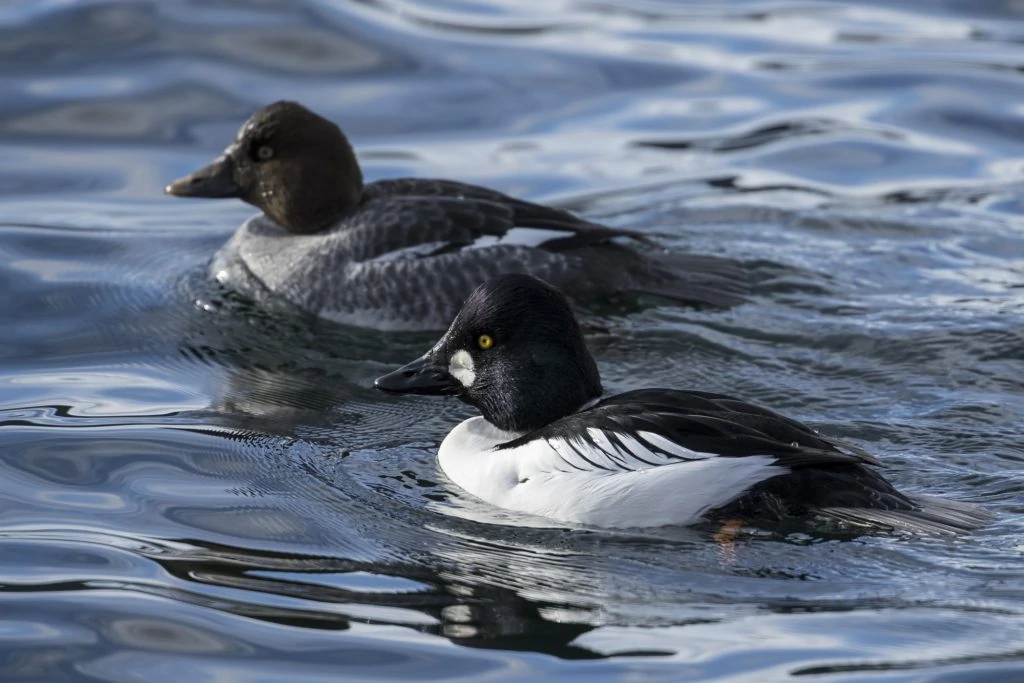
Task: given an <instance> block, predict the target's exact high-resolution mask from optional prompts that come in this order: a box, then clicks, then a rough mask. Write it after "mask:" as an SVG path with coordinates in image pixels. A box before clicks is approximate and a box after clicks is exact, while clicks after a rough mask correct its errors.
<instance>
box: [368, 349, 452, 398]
mask: <svg viewBox="0 0 1024 683" xmlns="http://www.w3.org/2000/svg"><path fill="white" fill-rule="evenodd" d="M373 386H374V387H375V388H376V389H379V390H380V391H384V392H387V393H389V394H426V395H430V396H455V395H458V394H461V393H462V391H463V386H462V384H460V383H459V381H458V380H457V379H455V378H454V377H452V376H451V374H449V372H448V368H447V367H446V366H444V365H442V364H440V363H439V362H437V361H436V360H435V359H434V358H432V357H431V354H429V353H428V354H426V355H424V356H421V357H419V358H417V359H416V360H414V361H413V362H411V363H408V364H406V365H403V366H402V367H400V368H398V369H397V370H395V371H394V372H389V373H388V374H386V375H384V376H383V377H378V378H377V379H376V381H374V383H373Z"/></svg>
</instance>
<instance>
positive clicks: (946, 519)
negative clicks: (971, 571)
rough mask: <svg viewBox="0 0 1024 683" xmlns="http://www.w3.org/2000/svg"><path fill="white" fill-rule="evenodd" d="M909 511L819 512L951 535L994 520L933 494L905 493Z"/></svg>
mask: <svg viewBox="0 0 1024 683" xmlns="http://www.w3.org/2000/svg"><path fill="white" fill-rule="evenodd" d="M908 498H909V499H910V502H911V503H913V504H914V506H915V508H914V509H912V510H873V509H870V508H846V507H830V508H822V509H820V510H819V513H820V514H822V515H824V516H826V517H831V518H833V519H837V520H840V521H843V522H848V523H851V524H858V525H867V526H873V527H879V526H881V527H886V528H888V529H889V530H890V531H895V532H904V533H915V534H935V535H952V534H960V533H964V532H967V531H973V530H974V529H978V528H980V527H982V526H985V525H986V524H988V523H989V522H991V521H992V520H994V519H995V515H993V514H992V513H991V512H989V511H988V510H985V509H983V508H981V507H978V506H977V505H972V504H971V503H963V502H960V501H955V500H946V499H944V498H934V497H932V496H908Z"/></svg>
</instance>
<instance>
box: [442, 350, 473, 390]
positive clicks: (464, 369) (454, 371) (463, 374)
mask: <svg viewBox="0 0 1024 683" xmlns="http://www.w3.org/2000/svg"><path fill="white" fill-rule="evenodd" d="M448 374H449V375H451V376H452V377H454V378H455V379H457V380H459V383H460V384H461V385H462V386H464V387H466V388H467V389H469V388H470V387H471V386H473V382H474V381H475V380H476V370H475V369H474V367H473V357H472V356H471V355H469V352H468V351H456V352H455V353H454V354H452V357H451V358H450V359H449V360H448Z"/></svg>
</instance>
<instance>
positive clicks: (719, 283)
mask: <svg viewBox="0 0 1024 683" xmlns="http://www.w3.org/2000/svg"><path fill="white" fill-rule="evenodd" d="M645 255H647V254H645ZM648 256H649V258H650V259H651V260H652V261H654V263H655V264H656V268H657V270H658V272H659V274H660V275H661V277H657V278H656V279H655V280H654V281H652V282H648V283H644V284H642V285H641V286H640V287H639V291H640V292H641V293H643V294H651V295H654V296H660V297H666V298H668V299H673V300H675V301H679V302H681V303H684V304H687V305H690V306H698V307H714V308H731V307H733V306H738V305H740V304H742V303H745V302H746V301H747V299H746V294H747V293H748V291H749V286H748V282H747V272H746V270H745V269H744V267H743V265H742V264H740V263H739V262H737V261H733V260H731V259H726V258H721V257H718V256H702V255H698V254H677V253H669V252H665V253H660V254H650V255H648Z"/></svg>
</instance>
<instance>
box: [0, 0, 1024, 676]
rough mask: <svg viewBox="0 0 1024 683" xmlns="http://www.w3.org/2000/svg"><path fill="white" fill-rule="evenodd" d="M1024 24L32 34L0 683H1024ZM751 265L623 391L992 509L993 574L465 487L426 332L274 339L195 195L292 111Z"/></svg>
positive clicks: (378, 25)
mask: <svg viewBox="0 0 1024 683" xmlns="http://www.w3.org/2000/svg"><path fill="white" fill-rule="evenodd" d="M1022 72H1024V6H1022V5H1021V3H1019V2H1013V1H1011V0H986V1H974V0H972V1H970V2H968V1H967V0H947V1H945V2H941V3H940V2H929V1H925V0H921V1H920V2H916V3H909V2H908V3H882V2H864V3H861V4H852V3H838V2H836V3H833V2H803V1H801V2H796V1H790V0H779V1H774V2H731V3H725V2H687V3H682V2H680V3H670V2H659V1H655V0H648V1H637V2H627V1H626V0H610V1H600V0H593V1H588V0H578V1H576V0H564V1H548V0H532V1H519V2H515V1H513V0H507V1H506V2H497V1H490V2H487V1H483V0H481V2H469V1H466V2H462V1H459V0H450V1H447V2H444V1H441V2H435V3H426V2H424V3H413V2H401V1H400V0H362V1H360V2H349V3H345V2H337V1H336V2H327V1H326V0H325V1H323V2H308V3H304V4H303V3H293V2H285V1H284V0H248V1H243V0H220V1H219V2H199V1H198V0H197V1H196V2H191V3H189V2H173V1H171V2H164V1H163V0H161V1H160V2H157V1H155V0H154V1H153V2H141V1H140V2H116V1H111V2H102V3H101V2H63V1H58V0H49V1H32V2H29V1H27V0H26V1H23V2H9V3H6V4H4V5H2V6H0V89H2V92H3V93H4V96H3V98H0V291H2V292H3V296H0V320H2V322H0V340H2V341H0V591H2V592H0V605H2V607H0V680H3V681H48V682H49V681H101V680H102V681H146V682H151V681H157V682H159V681H175V682H177V681H182V680H187V681H195V682H197V683H198V682H200V681H339V680H353V681H374V680H382V681H383V680H395V681H397V680H401V681H419V680H424V681H425V680H462V681H483V680H488V681H526V680H537V679H538V677H558V678H559V680H563V679H564V680H587V681H590V680H633V681H651V680H663V681H678V680H718V681H741V680H742V681H754V680H758V681H761V680H781V679H790V678H792V679H800V680H809V681H819V680H820V681H840V680H841V681H866V680H876V679H880V680H886V681H948V682H952V681H957V682H961V681H986V682H987V681H1007V682H1008V681H1021V680H1024V540H1022V539H1024V536H1022V533H1024V494H1022V489H1024V477H1022V464H1024V439H1022V433H1024V418H1022V415H1024V185H1022V180H1024V73H1022ZM279 98H291V99H298V100H301V101H303V102H304V103H306V104H307V105H309V106H310V107H312V108H313V109H315V110H317V111H319V112H321V113H323V114H325V115H327V116H328V117H330V118H332V119H334V120H336V121H338V122H339V123H340V124H341V125H342V126H343V127H344V129H345V130H346V132H348V133H349V135H350V136H351V138H352V139H353V141H354V143H355V144H356V146H357V147H358V149H359V152H360V156H361V159H362V161H363V163H364V168H365V172H366V174H367V176H369V177H370V178H373V179H376V178H384V177H393V176H401V175H423V176H442V177H452V178H457V179H461V180H467V181H471V182H477V183H483V184H488V185H492V186H494V187H497V188H500V189H502V190H505V191H508V192H513V193H517V194H519V195H522V196H524V197H528V198H531V199H541V200H545V201H551V202H555V203H558V204H560V205H562V206H566V207H569V208H572V209H574V210H577V211H580V212H582V213H583V214H585V215H587V216H588V217H592V218H594V219H596V220H601V221H604V222H607V223H609V224H612V225H616V226H627V227H631V228H637V229H641V230H645V231H649V232H651V233H654V234H657V235H659V239H661V240H663V241H664V242H666V243H667V244H669V245H670V246H671V247H672V248H675V249H680V250H683V249H685V250H690V251H697V252H704V253H714V254H722V255H727V256H730V257H733V258H737V259H742V260H745V261H748V262H749V263H750V265H751V268H752V270H753V272H754V279H755V282H756V284H755V295H754V297H753V299H752V301H751V302H750V303H749V304H746V305H744V306H742V307H740V308H737V309H735V310H733V311H729V312H694V311H687V310H679V309H672V308H652V309H648V310H645V311H643V312H641V313H639V314H636V315H630V316H624V315H621V314H620V313H617V312H615V311H596V312H594V313H593V319H592V320H591V324H592V328H593V329H594V330H595V331H594V333H593V334H592V335H591V336H590V339H589V342H590V345H591V347H592V348H593V349H594V351H595V353H596V355H597V357H598V359H599V363H600V366H601V369H602V372H603V373H604V376H605V384H606V386H607V387H608V388H610V389H613V390H622V389H627V388H634V387H640V386H645V385H665V386H686V387H692V388H702V389H707V390H714V391H722V392H728V393H732V394H737V395H739V396H743V397H746V398H749V399H753V400H756V401H758V402H761V403H765V404H768V405H771V406H773V407H776V408H778V409H780V410H782V411H784V412H786V413H788V414H791V415H793V416H795V417H798V418H801V419H804V420H807V421H808V422H810V423H811V424H813V425H815V426H816V427H818V428H820V429H822V430H825V431H827V432H829V433H831V434H835V435H837V436H841V437H845V438H848V439H851V440H853V441H855V442H856V443H859V444H861V445H863V446H864V447H866V448H868V449H870V450H871V451H873V452H875V453H876V454H878V455H879V456H880V457H881V458H882V459H883V460H884V461H885V462H886V463H887V464H888V465H889V469H888V476H889V477H890V478H891V479H892V480H893V481H895V482H896V483H897V484H898V485H899V486H900V487H901V488H903V489H905V490H908V491H914V492H929V493H934V494H940V495H944V496H948V497H952V498H957V499H962V500H969V501H974V502H976V503H979V504H981V505H984V506H985V507H987V508H989V509H990V510H992V511H993V512H995V513H996V514H997V516H998V518H997V520H996V521H995V522H994V523H993V524H992V525H990V526H988V527H987V528H985V529H982V530H980V531H978V532H977V533H975V534H973V535H970V536H967V537H964V538H958V539H929V538H923V539H922V538H892V537H872V538H861V539H857V540H835V539H819V538H812V537H809V536H804V535H799V534H796V535H790V536H787V537H782V536H752V537H749V538H745V539H741V540H740V541H739V542H737V543H735V544H733V545H731V546H729V545H723V544H720V543H716V542H715V540H714V539H713V538H712V536H711V535H710V533H709V532H706V531H702V530H693V529H675V530H660V531H657V532H656V533H654V532H652V533H650V534H644V535H637V534H619V533H606V532H599V531H593V530H584V529H579V530H572V529H552V528H544V526H543V525H536V524H528V523H526V522H524V520H521V519H517V518H516V517H515V516H513V515H506V514H503V513H501V512H497V511H494V510H492V509H489V508H487V506H484V505H482V504H480V503H475V502H474V501H472V500H468V499H466V498H465V497H464V496H460V495H459V493H458V492H457V491H456V490H453V488H452V487H451V486H450V485H448V484H446V482H445V481H444V479H443V477H442V476H441V475H440V474H439V473H438V472H437V471H436V470H435V466H434V462H433V454H434V450H435V448H436V445H437V443H438V441H439V439H440V438H441V437H442V436H443V434H444V433H445V432H446V431H447V429H448V428H449V427H450V426H451V425H452V424H453V423H454V422H455V421H456V420H458V419H461V418H463V417H465V416H468V415H469V414H470V413H469V411H468V409H467V408H466V407H465V406H462V405H460V404H457V403H455V402H449V401H440V400H433V399H429V398H410V397H397V398H396V397H387V396H383V395H379V394H377V393H375V392H373V391H372V390H371V389H370V385H371V382H372V379H373V378H374V377H375V376H377V375H379V374H381V373H382V372H384V371H385V370H387V369H389V368H391V367H392V366H394V364H396V363H399V362H404V361H406V360H409V359H411V358H412V357H414V356H415V355H418V354H419V353H420V352H421V351H422V350H423V349H424V348H426V345H427V344H429V343H430V341H431V338H430V336H429V335H426V336H423V335H397V336H396V335H387V334H383V333H375V332H366V331H358V330H351V329H345V328H340V327H333V326H328V325H324V324H320V325H317V324H316V323H314V322H311V321H308V320H305V319H303V318H300V317H289V316H287V315H284V314H280V313H268V312H266V311H263V310H261V309H259V308H256V307H253V306H251V305H249V304H246V303H245V302H243V301H238V300H236V298H235V297H232V296H231V294H230V293H227V292H223V291H219V290H218V289H217V288H216V286H215V285H213V284H211V283H210V282H209V281H208V280H207V278H206V276H205V272H204V266H205V264H206V262H207V260H208V259H209V257H210V256H211V254H212V253H213V251H214V250H215V249H216V248H217V247H218V246H219V245H220V244H222V243H223V242H224V241H225V240H226V239H227V237H228V236H229V235H230V234H231V232H232V230H233V229H234V228H235V227H236V226H237V225H238V224H239V222H240V221H241V220H242V219H244V218H245V217H247V216H248V215H251V214H252V209H251V208H250V207H247V206H245V205H243V204H241V203H240V202H235V201H230V202H201V201H191V202H189V201H183V200H174V199H171V198H168V197H165V196H163V194H162V187H163V186H164V184H166V182H167V181H169V180H170V179H172V178H175V177H177V176H180V175H182V174H184V173H185V172H188V171H190V170H192V169H193V168H195V167H197V166H198V165H199V164H201V163H203V162H205V161H206V160H208V159H209V158H210V157H212V156H213V155H214V154H216V153H217V152H218V151H219V150H220V149H222V148H223V146H224V144H225V143H226V142H227V140H228V139H229V138H230V137H231V136H232V135H233V134H234V131H235V130H236V129H237V128H238V126H239V125H240V123H241V121H242V120H244V118H245V117H246V116H248V114H249V113H251V112H252V111H253V110H254V109H255V108H257V107H258V106H260V105H262V104H265V103H267V102H269V101H272V100H275V99H279Z"/></svg>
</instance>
